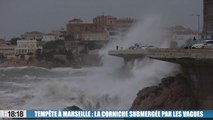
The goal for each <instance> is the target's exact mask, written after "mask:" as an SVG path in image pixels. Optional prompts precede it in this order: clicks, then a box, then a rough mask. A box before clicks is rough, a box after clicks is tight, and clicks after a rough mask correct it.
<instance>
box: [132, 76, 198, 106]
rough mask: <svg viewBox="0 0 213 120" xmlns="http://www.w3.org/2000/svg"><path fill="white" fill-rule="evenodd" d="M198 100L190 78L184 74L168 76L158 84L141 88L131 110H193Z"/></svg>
mask: <svg viewBox="0 0 213 120" xmlns="http://www.w3.org/2000/svg"><path fill="white" fill-rule="evenodd" d="M197 108H198V104H197V100H196V98H195V96H194V94H193V90H192V89H191V87H190V84H189V83H188V80H187V79H186V78H184V77H183V76H182V75H177V76H176V77H167V78H163V79H162V80H161V83H160V84H159V85H157V86H152V87H146V88H144V89H142V90H140V91H139V92H138V94H137V97H136V99H135V100H134V102H133V104H132V107H131V108H130V109H131V110H191V109H197Z"/></svg>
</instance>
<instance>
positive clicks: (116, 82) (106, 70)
mask: <svg viewBox="0 0 213 120" xmlns="http://www.w3.org/2000/svg"><path fill="white" fill-rule="evenodd" d="M159 22H160V19H159V18H157V17H148V18H147V19H144V20H143V21H142V22H139V23H137V24H136V25H135V27H133V28H132V29H131V31H130V32H129V33H128V34H127V36H126V37H125V39H122V40H118V41H116V42H114V43H110V44H109V45H108V46H107V47H106V48H105V49H103V50H102V51H101V52H100V54H101V55H102V56H103V61H104V65H103V66H102V67H91V68H83V69H79V70H74V69H71V68H66V69H65V68H57V69H52V70H50V72H57V73H64V72H66V74H67V75H63V76H61V77H57V78H56V77H55V78H51V76H50V77H49V78H45V80H43V79H44V78H38V80H39V82H36V83H34V82H33V83H32V84H33V86H31V87H32V88H31V89H30V90H28V91H24V92H23V91H21V92H19V93H18V94H19V95H20V96H22V97H21V98H23V99H24V100H25V104H24V105H22V106H15V107H14V108H15V109H62V108H64V107H67V106H71V105H77V106H79V107H81V108H83V109H129V108H130V106H131V104H132V102H133V100H134V98H135V97H136V94H137V92H138V91H139V90H140V89H142V88H144V87H146V86H150V85H154V84H157V83H159V82H160V79H161V78H163V77H166V76H169V75H172V74H175V72H176V71H178V67H177V66H176V65H174V64H171V63H166V62H161V61H155V60H150V59H148V58H145V59H143V60H141V61H137V60H136V61H135V62H134V66H133V68H132V69H131V70H129V71H128V74H127V73H125V72H124V73H122V71H120V69H121V67H122V65H123V60H122V59H121V58H117V57H112V56H108V55H107V51H108V50H110V49H115V46H116V45H119V46H122V47H124V48H128V47H129V46H131V45H133V44H134V43H136V42H141V43H142V44H145V45H154V46H156V47H162V46H163V47H165V46H166V44H164V43H167V42H166V41H167V40H168V39H167V38H166V37H165V36H166V33H165V31H164V30H162V28H163V27H162V26H161V25H160V24H158V23H159ZM119 71H120V72H119ZM26 96H27V97H26ZM29 96H30V97H29Z"/></svg>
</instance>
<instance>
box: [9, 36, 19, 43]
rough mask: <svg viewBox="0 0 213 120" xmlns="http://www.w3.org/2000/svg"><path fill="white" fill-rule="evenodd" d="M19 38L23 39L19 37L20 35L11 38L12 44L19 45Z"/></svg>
mask: <svg viewBox="0 0 213 120" xmlns="http://www.w3.org/2000/svg"><path fill="white" fill-rule="evenodd" d="M17 40H21V38H19V37H15V38H11V39H10V43H11V44H12V45H17Z"/></svg>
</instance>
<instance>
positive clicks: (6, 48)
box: [0, 45, 16, 56]
mask: <svg viewBox="0 0 213 120" xmlns="http://www.w3.org/2000/svg"><path fill="white" fill-rule="evenodd" d="M15 48H16V46H13V45H2V46H0V53H1V54H3V55H5V56H7V55H15Z"/></svg>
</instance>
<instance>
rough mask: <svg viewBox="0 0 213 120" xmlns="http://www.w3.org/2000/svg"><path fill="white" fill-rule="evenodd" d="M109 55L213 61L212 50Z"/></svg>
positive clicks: (170, 49) (155, 51)
mask: <svg viewBox="0 0 213 120" xmlns="http://www.w3.org/2000/svg"><path fill="white" fill-rule="evenodd" d="M109 55H113V56H118V57H127V56H134V57H136V56H138V57H140V56H148V57H152V58H193V59H213V50H210V49H172V48H150V49H149V48H148V49H135V50H113V51H109Z"/></svg>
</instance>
